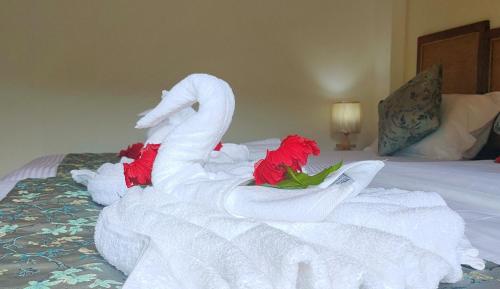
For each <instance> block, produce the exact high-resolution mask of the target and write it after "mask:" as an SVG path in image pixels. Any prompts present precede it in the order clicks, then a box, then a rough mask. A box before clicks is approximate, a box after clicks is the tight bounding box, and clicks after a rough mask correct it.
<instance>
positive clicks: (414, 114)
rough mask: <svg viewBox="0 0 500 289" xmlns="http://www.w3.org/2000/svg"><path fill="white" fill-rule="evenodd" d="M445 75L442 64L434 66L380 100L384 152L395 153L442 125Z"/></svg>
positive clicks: (381, 150)
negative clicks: (443, 75)
mask: <svg viewBox="0 0 500 289" xmlns="http://www.w3.org/2000/svg"><path fill="white" fill-rule="evenodd" d="M442 74H443V73H442V68H441V66H440V65H439V66H438V65H436V66H433V67H431V68H430V69H428V70H426V71H423V72H421V73H419V74H418V75H417V76H415V77H414V78H413V79H412V80H410V81H408V82H407V83H406V84H405V85H403V86H402V87H400V88H399V89H398V90H396V91H395V92H393V93H392V94H391V95H389V96H388V97H387V98H386V99H384V100H382V101H381V102H380V103H379V105H378V115H379V137H378V153H379V154H380V155H382V156H384V155H392V154H393V153H395V152H397V151H398V150H400V149H403V148H405V147H407V146H409V145H412V144H414V143H416V142H418V141H419V140H421V139H423V138H424V137H425V136H427V135H428V134H430V133H432V132H434V131H435V130H436V129H437V128H438V127H439V124H440V114H439V111H440V106H441V83H442Z"/></svg>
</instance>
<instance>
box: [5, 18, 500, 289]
mask: <svg viewBox="0 0 500 289" xmlns="http://www.w3.org/2000/svg"><path fill="white" fill-rule="evenodd" d="M499 39H500V33H499V29H492V30H490V29H489V23H488V22H487V21H483V22H479V23H475V24H472V25H467V26H463V27H459V28H454V29H451V30H447V31H443V32H439V33H435V34H431V35H427V36H423V37H421V38H419V41H418V45H419V49H418V70H419V71H420V70H422V69H425V68H426V67H428V66H430V65H432V64H434V63H443V65H444V77H445V80H444V81H445V86H444V89H445V92H447V93H483V92H486V91H491V90H494V89H499V86H500V69H499V67H500V60H499V55H500V51H499V47H500V45H499V44H498V43H499V42H497V41H498V40H499ZM449 51H454V52H453V53H449ZM450 57H451V58H450ZM484 67H487V68H488V69H487V70H485V69H484ZM461 71H462V72H463V71H467V72H468V73H461ZM363 159H387V162H386V167H385V168H384V169H383V170H382V171H381V172H380V174H379V175H378V176H377V177H376V178H375V180H374V181H373V182H372V184H371V187H385V188H391V187H400V188H402V189H409V190H431V191H438V192H439V193H440V194H441V195H442V196H443V197H444V199H445V200H446V202H447V203H448V204H449V205H450V207H452V208H453V209H455V210H456V211H457V212H458V213H459V214H460V215H461V216H462V217H463V218H464V219H465V221H466V224H467V226H466V233H467V235H468V237H469V238H470V240H471V241H472V243H473V244H474V245H475V246H476V247H478V248H479V249H480V252H481V256H482V257H483V258H485V259H487V260H489V261H491V262H488V263H487V266H486V269H485V270H483V271H477V270H473V269H471V268H466V267H464V273H465V275H464V279H463V280H462V281H461V282H459V283H456V284H441V286H440V288H442V289H444V288H447V289H448V288H449V289H451V288H481V289H486V288H500V265H497V264H499V263H500V242H499V240H500V210H499V208H500V189H499V188H500V177H498V176H499V175H500V165H496V164H494V163H493V162H492V161H491V160H485V161H457V162H436V161H429V160H421V159H417V160H416V159H412V158H402V157H389V158H380V157H378V156H377V155H376V154H375V153H373V152H371V151H352V152H333V151H330V152H327V151H324V152H323V154H322V155H321V156H320V157H316V158H313V159H311V161H310V163H309V166H308V168H307V169H308V170H309V171H311V172H314V171H319V170H320V169H322V168H324V167H326V166H327V165H329V164H331V163H332V162H335V161H337V160H344V161H346V162H350V161H355V160H363ZM116 161H117V157H116V155H114V154H68V155H57V156H47V157H44V158H41V159H37V160H35V161H33V162H31V163H30V164H28V165H26V166H25V167H23V168H21V169H20V170H18V171H15V172H13V173H11V174H9V175H8V176H7V177H4V178H3V179H2V180H0V199H1V198H3V196H5V197H4V198H3V200H2V201H1V202H0V264H1V265H2V266H0V287H2V288H30V289H34V288H68V287H71V288H121V285H122V283H123V281H124V280H125V276H124V275H123V274H122V273H121V272H119V271H118V270H116V269H115V268H114V267H112V266H111V265H109V264H108V263H107V262H106V261H104V259H103V258H102V257H101V256H100V255H99V254H98V253H97V252H96V249H95V247H94V244H93V226H94V225H95V221H96V219H97V216H98V214H99V212H100V210H101V209H102V207H100V206H99V205H97V204H95V203H93V202H92V201H91V199H90V197H89V195H88V193H87V192H86V191H85V189H84V187H83V186H81V185H79V184H76V183H75V182H73V180H72V179H71V176H70V174H69V171H70V170H72V169H80V168H88V169H96V168H97V167H99V166H100V165H101V164H102V163H105V162H116ZM449 176H453V178H449ZM443 180H450V181H448V182H444V181H443ZM9 191H10V192H9ZM471 191H473V192H471Z"/></svg>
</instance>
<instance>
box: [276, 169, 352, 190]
mask: <svg viewBox="0 0 500 289" xmlns="http://www.w3.org/2000/svg"><path fill="white" fill-rule="evenodd" d="M342 164H343V163H342V162H338V163H336V164H334V165H333V166H330V167H328V168H326V169H324V170H322V171H321V172H319V173H317V174H315V175H312V176H310V175H308V174H305V173H301V172H294V171H293V170H292V169H291V168H289V167H287V175H288V178H287V179H286V180H283V181H281V182H279V183H278V184H276V185H275V186H271V187H276V188H279V189H305V188H307V187H308V186H317V185H319V184H321V183H322V182H323V181H324V180H325V179H326V177H328V175H330V174H331V173H333V172H335V171H337V170H338V169H340V168H341V167H342Z"/></svg>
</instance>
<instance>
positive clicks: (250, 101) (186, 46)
mask: <svg viewBox="0 0 500 289" xmlns="http://www.w3.org/2000/svg"><path fill="white" fill-rule="evenodd" d="M394 3H396V4H394ZM393 9H397V11H399V12H398V13H400V12H401V11H405V9H406V8H405V6H404V5H401V3H400V2H398V0H314V1H302V0H292V1H285V0H273V1H268V0H255V1H234V0H219V1H203V0H189V1H132V0H126V1H125V0H122V1H118V0H115V1H110V0H108V1H101V0H86V1H65V0H60V1H56V0H47V1H35V0H33V1H26V0H22V1H2V2H0V35H1V37H2V40H1V45H0V135H1V137H0V148H1V150H0V175H2V174H3V173H6V172H7V171H8V170H11V169H13V168H15V167H16V166H19V165H21V164H23V163H24V162H26V161H28V160H30V159H32V158H34V157H36V156H39V155H44V154H50V153H63V152H83V151H91V152H104V151H117V150H118V149H119V148H120V147H123V146H125V145H127V144H129V143H132V142H134V141H138V140H141V139H142V135H143V133H142V132H140V131H137V130H134V129H133V126H134V123H135V121H136V113H138V112H140V111H142V110H144V109H146V108H149V107H151V106H153V105H155V104H156V103H157V101H158V100H159V96H160V91H161V89H165V88H169V87H170V86H172V85H173V84H174V83H176V82H177V81H179V80H180V79H181V78H182V77H184V76H185V75H186V74H188V73H191V72H207V73H212V74H215V75H217V76H219V77H221V78H223V79H225V80H227V81H228V82H229V83H230V84H231V85H232V87H233V89H234V91H235V94H236V101H237V108H236V112H235V117H234V121H233V125H232V126H231V128H230V130H229V132H228V134H227V135H226V137H225V139H224V140H225V141H246V140H251V139H257V138H265V137H273V136H277V137H281V136H284V135H287V134H290V133H299V134H303V135H305V136H309V137H311V138H314V139H316V140H318V141H319V143H320V145H321V146H322V148H323V149H331V148H332V147H333V146H334V144H335V141H334V140H333V139H332V138H331V135H330V124H329V118H330V105H331V103H332V102H333V101H335V100H340V99H345V100H360V101H361V102H362V104H363V109H364V115H363V116H364V118H363V125H362V133H361V134H360V135H359V137H358V138H357V142H358V145H360V146H363V145H365V144H367V143H368V142H369V141H371V139H372V138H373V137H374V136H375V131H376V115H377V113H376V104H377V101H378V100H379V99H381V98H383V97H385V96H386V95H387V93H388V92H389V89H390V86H391V82H395V80H394V79H396V80H397V79H398V77H399V76H398V73H396V72H397V71H398V69H401V65H402V63H401V62H396V63H394V62H393V63H391V56H392V57H394V55H393V54H395V55H398V53H402V52H401V48H397V47H398V46H401V45H399V44H398V43H391V39H392V38H393V37H394V34H397V35H399V36H398V37H402V36H401V35H402V34H401V29H399V30H398V29H396V30H393V29H392V25H393V21H394V20H393V14H394V13H393ZM398 19H399V20H396V21H399V22H398V23H400V22H401V21H402V20H401V17H399V18H398ZM403 20H404V19H403ZM393 44H395V45H393ZM393 46H395V47H396V48H393ZM391 49H396V50H397V49H399V50H397V51H396V50H393V51H391ZM398 51H399V52H398ZM396 58H397V57H396Z"/></svg>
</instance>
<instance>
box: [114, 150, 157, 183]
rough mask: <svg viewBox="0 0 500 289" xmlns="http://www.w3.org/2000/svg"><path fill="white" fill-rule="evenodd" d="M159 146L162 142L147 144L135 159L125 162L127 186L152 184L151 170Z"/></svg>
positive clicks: (124, 170) (124, 172) (124, 171)
mask: <svg viewBox="0 0 500 289" xmlns="http://www.w3.org/2000/svg"><path fill="white" fill-rule="evenodd" d="M159 148H160V144H147V145H146V146H145V147H144V148H143V149H142V150H141V153H140V156H139V157H138V158H137V159H136V160H135V161H133V162H132V163H129V164H126V163H124V164H123V174H124V175H125V184H126V185H127V188H130V187H132V186H137V185H150V184H151V171H152V170H153V163H154V161H155V158H156V154H157V153H158V149H159Z"/></svg>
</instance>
